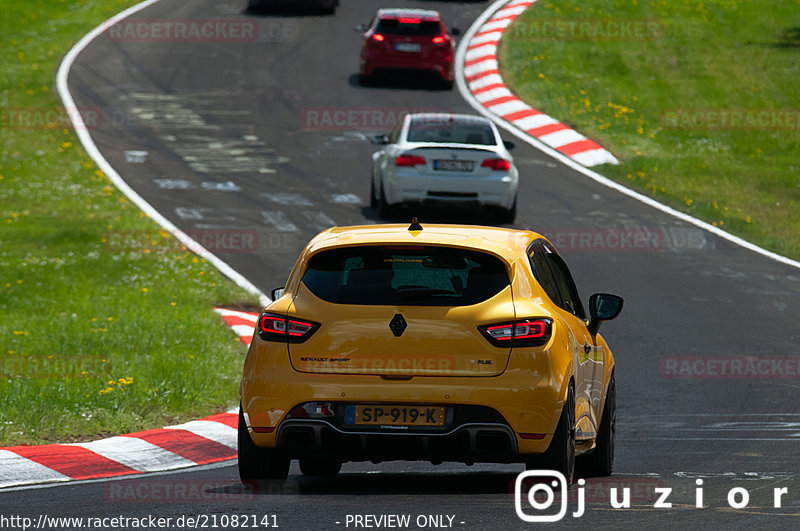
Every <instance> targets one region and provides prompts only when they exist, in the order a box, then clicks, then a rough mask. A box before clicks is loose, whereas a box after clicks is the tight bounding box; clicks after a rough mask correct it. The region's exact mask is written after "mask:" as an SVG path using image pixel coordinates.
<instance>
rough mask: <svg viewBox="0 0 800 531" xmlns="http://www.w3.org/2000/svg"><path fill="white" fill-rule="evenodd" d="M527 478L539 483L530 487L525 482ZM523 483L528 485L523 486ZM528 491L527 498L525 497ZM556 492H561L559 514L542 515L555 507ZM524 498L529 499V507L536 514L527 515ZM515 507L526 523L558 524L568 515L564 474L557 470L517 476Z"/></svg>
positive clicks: (534, 471) (533, 471) (537, 471)
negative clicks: (534, 479)
mask: <svg viewBox="0 0 800 531" xmlns="http://www.w3.org/2000/svg"><path fill="white" fill-rule="evenodd" d="M527 478H531V479H533V478H536V479H537V483H533V484H531V485H530V486H528V485H527V483H529V482H525V480H526V479H527ZM523 483H526V485H524V486H523ZM525 490H527V496H526V495H525V492H524V491H525ZM556 491H558V492H559V494H560V496H559V498H560V501H559V508H558V512H556V513H552V514H542V511H547V510H548V509H550V508H551V507H552V506H553V503H554V502H555V499H556ZM523 497H524V498H526V499H527V502H528V505H529V507H530V508H531V509H533V510H535V511H536V513H527V512H525V510H524V509H523V506H522V502H523ZM514 506H515V508H516V510H517V516H519V517H520V519H522V520H523V521H525V522H557V521H559V520H561V519H562V518H564V515H565V514H567V479H566V478H565V477H564V474H562V473H561V472H558V471H556V470H528V471H526V472H522V473H521V474H520V475H518V476H517V481H516V482H515V483H514Z"/></svg>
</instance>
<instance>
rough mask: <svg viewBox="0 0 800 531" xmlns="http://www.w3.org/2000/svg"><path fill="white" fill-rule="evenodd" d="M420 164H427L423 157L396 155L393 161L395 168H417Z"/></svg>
mask: <svg viewBox="0 0 800 531" xmlns="http://www.w3.org/2000/svg"><path fill="white" fill-rule="evenodd" d="M421 164H427V162H426V161H425V157H420V156H419V155H398V156H397V158H395V159H394V165H395V166H417V165H421Z"/></svg>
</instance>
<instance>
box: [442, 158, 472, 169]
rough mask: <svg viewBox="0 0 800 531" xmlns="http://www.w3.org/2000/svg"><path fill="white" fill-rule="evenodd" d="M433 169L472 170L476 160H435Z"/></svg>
mask: <svg viewBox="0 0 800 531" xmlns="http://www.w3.org/2000/svg"><path fill="white" fill-rule="evenodd" d="M433 169H434V170H441V171H472V170H474V169H475V162H474V161H471V160H434V161H433Z"/></svg>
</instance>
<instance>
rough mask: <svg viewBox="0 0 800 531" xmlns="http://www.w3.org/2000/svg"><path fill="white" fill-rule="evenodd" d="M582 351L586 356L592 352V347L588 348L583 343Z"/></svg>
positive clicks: (586, 344)
mask: <svg viewBox="0 0 800 531" xmlns="http://www.w3.org/2000/svg"><path fill="white" fill-rule="evenodd" d="M583 351H584V352H585V353H587V354H588V353H590V352H591V351H592V347H591V346H589V343H584V344H583Z"/></svg>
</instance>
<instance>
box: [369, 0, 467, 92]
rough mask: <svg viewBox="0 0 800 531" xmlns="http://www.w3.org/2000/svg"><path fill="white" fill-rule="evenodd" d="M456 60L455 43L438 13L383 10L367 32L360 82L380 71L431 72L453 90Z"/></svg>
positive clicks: (413, 10)
mask: <svg viewBox="0 0 800 531" xmlns="http://www.w3.org/2000/svg"><path fill="white" fill-rule="evenodd" d="M454 32H455V30H454ZM454 57H455V40H454V39H453V37H452V36H451V35H450V34H449V33H448V32H447V28H445V26H444V23H443V22H442V17H441V15H440V14H439V12H438V11H433V10H430V9H379V10H378V13H377V14H376V15H375V18H374V19H373V20H372V23H371V24H370V25H369V28H368V29H367V31H366V33H364V44H363V46H362V47H361V69H360V73H359V81H361V83H362V84H363V83H364V82H365V81H367V80H368V79H369V78H370V77H371V76H372V75H374V74H375V73H376V71H378V70H417V71H419V70H428V71H433V72H435V73H436V74H438V75H439V77H440V78H441V80H442V82H443V83H444V85H445V86H446V87H447V88H450V87H452V86H453V58H454Z"/></svg>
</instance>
